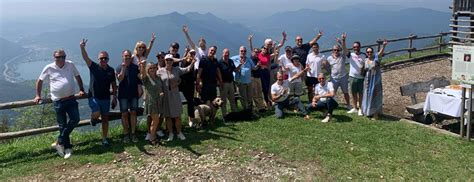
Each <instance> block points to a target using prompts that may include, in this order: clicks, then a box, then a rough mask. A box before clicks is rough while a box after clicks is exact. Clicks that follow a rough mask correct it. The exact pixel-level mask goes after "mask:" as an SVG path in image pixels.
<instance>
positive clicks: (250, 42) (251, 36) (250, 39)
mask: <svg viewBox="0 0 474 182" xmlns="http://www.w3.org/2000/svg"><path fill="white" fill-rule="evenodd" d="M252 39H253V34H250V35H249V37H248V40H249V46H250V50H251V51H253V45H252Z"/></svg>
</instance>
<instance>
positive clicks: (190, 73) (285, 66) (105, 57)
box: [34, 25, 387, 158]
mask: <svg viewBox="0 0 474 182" xmlns="http://www.w3.org/2000/svg"><path fill="white" fill-rule="evenodd" d="M182 30H183V33H184V35H185V37H186V40H187V43H188V46H187V47H186V49H185V51H184V55H183V56H182V57H181V56H180V54H179V53H178V52H179V44H178V43H177V42H174V43H172V44H171V45H170V47H169V50H168V51H167V53H165V52H159V53H158V54H157V55H156V62H155V63H153V62H152V61H150V60H151V59H149V58H148V56H149V54H150V52H151V50H152V46H153V43H154V41H155V39H156V36H155V33H152V36H151V40H150V43H149V44H148V46H147V44H146V43H145V42H143V41H139V42H137V43H136V45H135V49H134V50H133V52H132V51H130V50H124V51H122V62H121V64H120V65H118V66H117V67H116V68H115V69H114V68H113V67H111V66H110V65H109V64H108V61H109V54H108V53H107V52H106V51H101V52H99V54H98V56H97V62H94V61H93V60H92V59H91V58H90V57H89V55H88V53H87V51H86V44H87V40H86V39H82V41H80V49H81V53H82V57H83V59H84V61H85V63H86V65H87V66H88V68H89V71H90V84H89V90H88V98H89V99H88V101H89V106H90V108H91V112H92V113H91V125H93V126H94V125H96V124H97V123H99V122H101V123H102V144H103V145H104V146H109V145H110V143H109V142H110V141H109V139H108V120H109V116H108V115H109V111H110V107H112V108H115V107H116V106H117V104H118V105H119V108H120V112H121V120H122V126H123V134H124V137H123V142H124V143H128V142H138V137H137V135H136V125H137V110H138V108H139V106H138V103H139V99H140V98H143V101H144V108H145V115H146V116H147V120H148V122H147V124H148V131H147V133H148V134H147V136H146V140H148V141H149V142H150V144H152V145H155V144H157V138H158V137H164V135H165V134H164V130H163V129H161V125H162V121H164V122H166V130H167V132H168V139H167V140H168V141H172V140H173V139H174V137H175V134H176V136H177V137H178V138H179V139H181V140H185V139H186V137H185V136H184V134H183V132H182V125H181V123H182V122H181V115H182V112H183V105H182V100H181V96H180V92H181V93H182V94H183V96H184V98H185V100H186V103H187V104H186V109H187V114H188V123H189V125H190V127H192V126H194V124H195V123H194V117H195V116H194V108H195V106H196V105H198V104H207V105H210V104H212V101H213V100H214V99H216V98H217V97H218V94H217V93H218V91H217V90H219V96H220V97H221V99H222V100H223V101H224V102H223V104H222V109H221V111H222V118H225V117H224V116H226V115H227V114H229V112H228V110H227V102H228V103H229V105H230V112H238V109H237V108H238V107H237V105H238V104H237V99H236V97H235V93H238V94H239V96H240V98H239V100H240V102H241V107H242V109H243V110H244V112H254V111H255V112H266V111H268V110H271V109H272V108H273V107H274V112H275V115H276V117H277V118H283V117H284V110H295V111H296V110H298V111H299V112H300V113H301V114H302V115H304V119H310V116H309V113H308V112H309V111H312V110H324V111H325V112H326V115H325V116H326V117H325V118H324V119H323V120H322V122H329V121H330V120H331V116H332V112H333V110H334V109H335V108H337V107H338V103H337V102H336V99H335V98H334V97H335V95H336V93H337V90H338V88H339V87H340V88H341V89H342V92H343V94H344V99H345V101H346V107H347V109H348V110H349V111H348V113H358V114H359V115H365V116H369V117H373V118H377V117H378V114H379V113H380V112H381V110H382V80H381V72H380V58H381V57H382V55H383V52H384V49H385V46H386V45H387V41H384V43H383V45H382V47H381V48H380V50H379V52H378V54H374V52H373V51H374V49H373V48H370V47H369V48H367V49H366V53H362V52H361V51H360V47H361V44H360V42H354V44H353V52H349V51H348V49H347V47H346V37H347V36H346V34H342V36H341V37H340V38H337V39H336V44H335V45H334V46H333V48H332V54H331V55H328V56H327V57H326V56H324V55H322V54H320V53H319V44H318V43H317V41H318V40H319V39H320V38H321V36H323V33H322V32H319V33H318V34H317V35H316V36H315V37H314V38H313V39H312V40H311V41H309V42H308V43H303V39H302V37H301V36H297V37H296V39H295V41H296V46H295V47H290V46H286V47H285V49H284V50H285V53H284V54H282V55H280V54H279V52H280V49H281V48H282V47H283V46H284V44H285V41H286V37H287V36H286V33H285V32H282V36H283V38H282V40H281V41H280V42H279V43H278V44H276V42H275V41H273V40H271V39H266V40H265V42H264V45H263V46H262V47H261V48H256V47H253V45H252V39H253V36H252V35H249V37H248V41H249V50H250V51H251V53H250V54H249V55H247V47H245V46H241V47H240V48H239V53H238V55H236V56H232V57H231V56H230V55H231V53H230V50H229V49H228V48H224V49H223V50H222V56H221V57H220V58H218V57H217V54H216V53H217V51H218V48H217V47H216V46H210V47H209V48H207V47H206V41H205V39H203V38H200V39H199V41H198V45H197V46H196V44H195V43H194V42H193V40H192V39H191V36H190V35H189V28H188V27H187V26H186V25H185V26H183V29H182ZM53 56H54V62H53V63H51V64H49V65H47V66H46V67H45V68H44V69H43V71H42V72H41V75H40V76H39V78H38V80H37V83H36V97H35V99H34V100H35V102H37V103H39V102H41V89H42V83H43V81H44V80H49V84H50V92H51V99H52V100H53V104H54V109H55V111H56V119H57V122H58V125H59V128H60V133H59V136H58V140H57V142H56V145H55V148H56V150H57V153H58V154H59V155H60V156H63V157H64V158H69V157H70V156H71V154H72V144H71V142H70V138H69V135H70V133H71V132H72V130H73V129H74V127H75V126H76V125H77V123H78V122H79V110H78V103H77V101H76V98H75V96H74V94H75V83H74V82H75V81H74V80H76V83H77V84H78V85H79V90H80V92H79V95H84V94H85V90H84V87H83V84H82V79H81V76H80V74H79V72H78V71H77V69H76V67H75V66H74V64H73V63H72V62H71V61H69V60H66V53H65V51H64V50H61V49H60V50H56V51H55V52H54V54H53ZM346 63H348V64H349V65H350V69H349V72H348V71H347V70H346ZM325 73H326V74H328V76H326V74H325ZM327 77H328V78H329V81H326V78H327ZM117 81H118V85H117ZM303 84H305V85H306V88H307V94H308V98H309V103H308V104H307V105H306V106H305V105H304V104H303V102H302V100H301V98H300V97H301V96H302V95H303V94H304V92H305V91H304V89H303ZM349 86H350V88H351V89H350V90H351V93H352V106H353V107H352V106H351V104H350V101H349V99H350V96H349ZM67 116H68V117H69V121H68V120H67ZM223 120H224V119H223Z"/></svg>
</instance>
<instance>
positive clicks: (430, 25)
mask: <svg viewBox="0 0 474 182" xmlns="http://www.w3.org/2000/svg"><path fill="white" fill-rule="evenodd" d="M388 9H389V7H388V6H380V7H379V6H377V5H368V4H361V5H357V6H346V7H344V8H341V9H338V10H331V11H317V10H312V9H301V10H297V11H287V12H280V13H276V14H274V15H272V16H270V17H267V18H265V19H263V20H262V21H260V22H259V23H258V24H253V25H251V27H250V28H251V29H255V30H256V31H259V32H267V33H268V35H269V36H276V35H278V34H279V32H281V31H282V30H286V31H287V33H288V35H289V36H290V39H289V44H294V36H296V35H302V36H303V38H304V40H305V41H309V39H311V38H312V37H314V36H315V35H316V34H317V32H318V31H319V30H323V31H324V33H325V36H324V37H323V38H322V39H321V41H320V43H322V44H323V47H328V46H329V45H331V44H333V43H334V37H335V36H339V35H340V34H341V33H342V32H347V33H348V39H349V42H352V41H354V40H359V41H361V42H363V43H364V42H367V43H374V40H375V39H377V38H383V37H387V38H393V37H401V36H408V35H409V34H417V35H423V34H424V35H426V34H435V33H439V32H443V31H444V32H445V31H448V30H449V27H448V25H449V19H450V17H451V14H450V13H447V12H440V11H435V10H431V9H425V8H410V9H401V10H400V9H399V7H394V8H393V9H398V10H388Z"/></svg>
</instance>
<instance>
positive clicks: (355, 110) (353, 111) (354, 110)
mask: <svg viewBox="0 0 474 182" xmlns="http://www.w3.org/2000/svg"><path fill="white" fill-rule="evenodd" d="M353 113H357V109H356V108H352V109H351V110H349V111H347V114H353Z"/></svg>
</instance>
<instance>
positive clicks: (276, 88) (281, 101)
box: [271, 69, 310, 119]
mask: <svg viewBox="0 0 474 182" xmlns="http://www.w3.org/2000/svg"><path fill="white" fill-rule="evenodd" d="M306 71H307V69H304V70H302V71H301V72H299V73H298V74H296V75H295V76H293V77H291V78H289V79H288V80H284V79H283V72H281V71H279V72H278V73H277V81H276V82H275V83H274V84H273V85H272V88H271V94H272V101H273V102H275V115H276V117H277V118H278V119H283V114H284V113H283V109H284V108H294V106H295V105H296V106H297V107H298V111H299V112H300V113H301V114H303V115H304V119H310V118H309V115H308V112H307V111H306V109H305V108H304V105H303V103H301V101H300V99H299V97H291V98H290V97H289V93H290V86H289V82H290V81H291V80H293V79H296V78H299V77H301V75H303V74H304V72H306Z"/></svg>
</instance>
